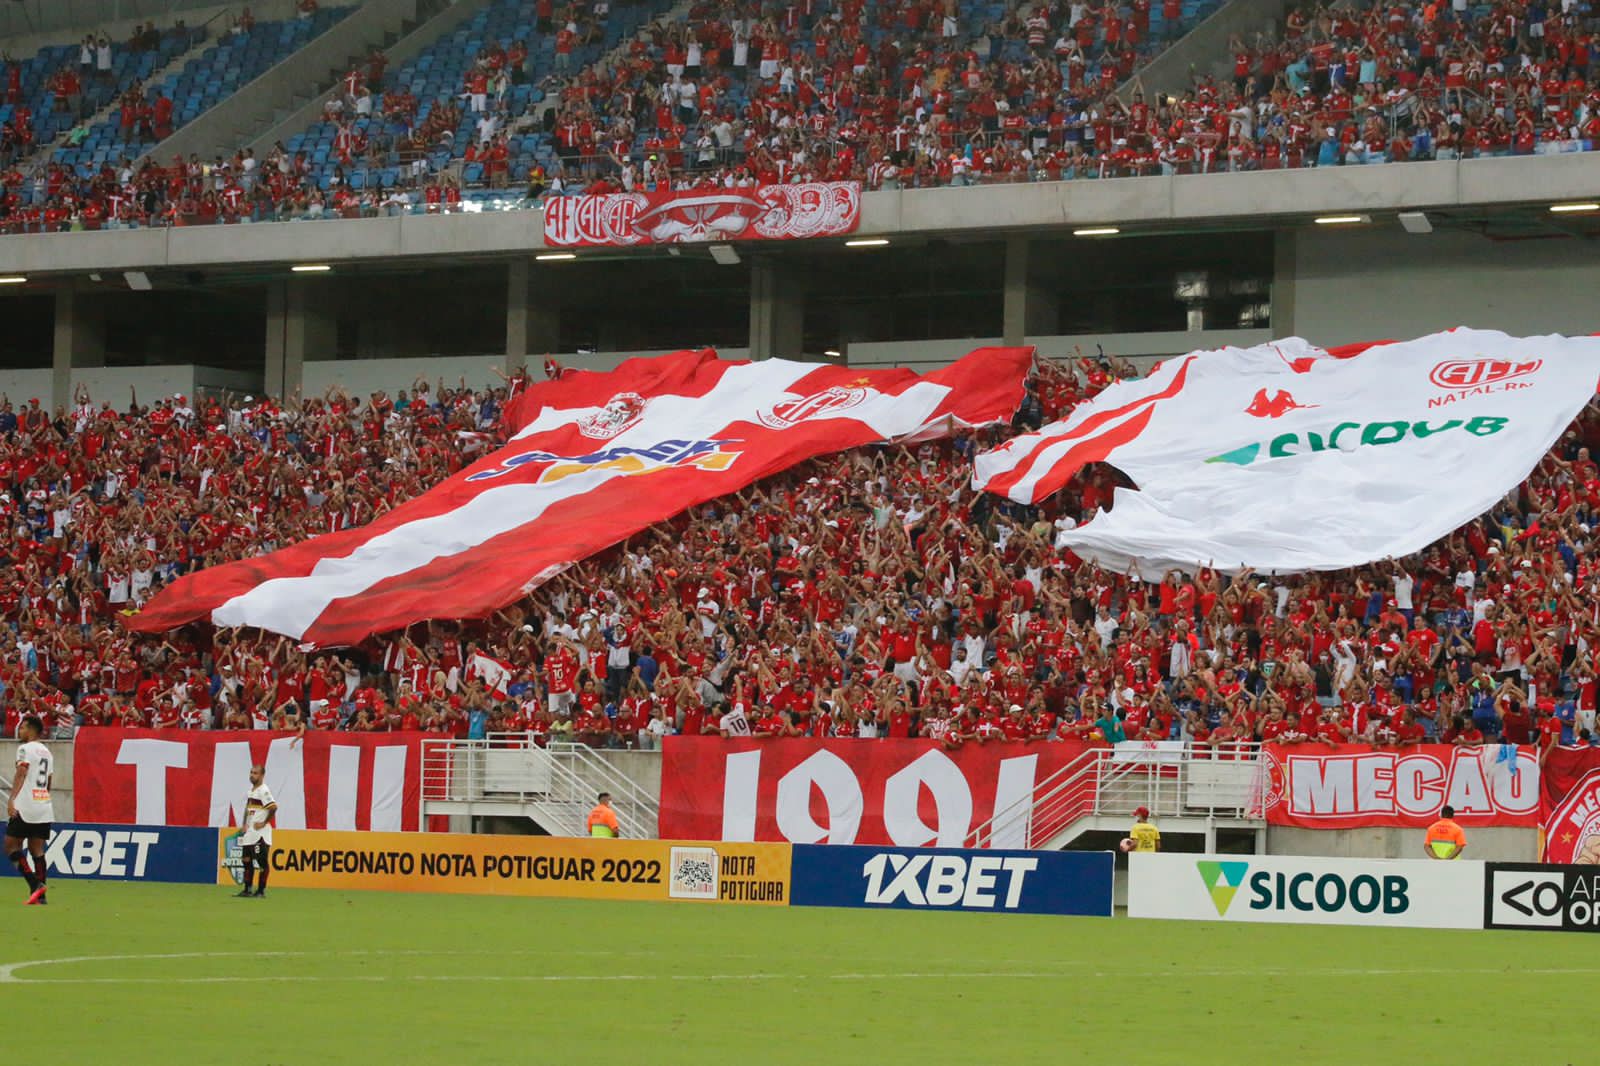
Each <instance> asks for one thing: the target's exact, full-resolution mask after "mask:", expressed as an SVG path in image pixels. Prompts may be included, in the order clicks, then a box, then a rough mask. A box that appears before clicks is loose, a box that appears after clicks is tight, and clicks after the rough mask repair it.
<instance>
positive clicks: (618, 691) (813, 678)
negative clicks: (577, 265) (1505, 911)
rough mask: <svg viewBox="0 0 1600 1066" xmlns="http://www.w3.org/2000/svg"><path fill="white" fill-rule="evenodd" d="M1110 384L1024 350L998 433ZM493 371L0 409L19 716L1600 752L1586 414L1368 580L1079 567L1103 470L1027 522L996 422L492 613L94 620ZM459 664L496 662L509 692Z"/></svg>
mask: <svg viewBox="0 0 1600 1066" xmlns="http://www.w3.org/2000/svg"><path fill="white" fill-rule="evenodd" d="M1129 373H1131V368H1129V367H1127V366H1125V365H1123V364H1121V363H1119V362H1117V361H1115V360H1111V361H1096V360H1078V361H1076V362H1073V363H1069V362H1056V361H1052V360H1044V359H1041V360H1040V361H1039V363H1038V367H1037V370H1036V373H1035V375H1034V380H1033V383H1032V386H1031V388H1030V393H1029V398H1028V399H1027V400H1026V401H1025V403H1024V406H1023V410H1022V413H1021V414H1020V415H1019V416H1018V419H1017V427H1018V428H1021V427H1024V426H1028V427H1031V426H1032V425H1035V424H1037V423H1039V422H1040V421H1041V420H1047V419H1052V418H1054V417H1056V416H1058V415H1059V414H1060V413H1062V412H1063V411H1066V410H1068V409H1070V408H1071V407H1072V406H1073V405H1074V404H1076V403H1078V402H1081V401H1082V400H1084V399H1086V398H1088V397H1090V396H1092V395H1094V394H1096V393H1097V392H1098V391H1099V390H1100V389H1102V388H1104V387H1105V386H1106V385H1108V384H1110V383H1111V382H1112V381H1113V380H1115V379H1116V377H1117V376H1119V375H1125V374H1129ZM524 383H525V379H523V378H521V377H520V376H518V377H515V378H513V379H511V380H510V381H509V382H508V387H509V390H510V391H511V392H514V391H515V390H516V389H518V388H520V387H522V385H523V384H524ZM507 392H508V390H507V389H505V388H502V389H496V390H493V391H472V390H469V389H466V388H449V387H446V386H444V385H443V384H442V383H439V384H436V385H430V384H429V383H428V382H427V381H425V380H421V379H419V380H418V381H417V382H416V383H414V384H413V386H412V387H411V388H410V389H407V390H399V391H397V392H396V393H395V394H394V396H393V397H392V398H391V397H390V396H389V395H388V394H386V393H375V394H373V395H372V396H371V397H370V398H369V399H368V400H365V401H363V400H359V399H355V398H351V397H348V396H346V395H345V394H344V393H342V392H341V391H339V390H337V389H332V390H329V392H328V393H327V395H326V396H324V397H321V398H316V399H311V400H308V401H307V402H305V403H304V404H303V405H302V404H289V405H287V406H283V405H279V404H278V403H275V402H274V401H272V400H268V399H263V398H257V397H250V396H237V395H235V396H227V395H219V396H213V397H207V398H201V397H195V398H193V399H194V402H193V403H192V404H191V402H190V398H189V397H185V396H181V395H178V396H164V397H162V398H160V399H159V400H156V401H154V402H149V403H139V402H137V397H136V396H135V397H130V402H129V404H128V405H127V406H126V407H125V408H122V409H120V410H118V409H113V407H112V406H111V405H110V404H109V403H103V402H102V403H99V404H96V403H94V402H93V401H91V399H90V398H89V397H88V396H87V395H80V396H79V398H78V402H77V404H76V406H74V407H73V408H71V409H62V410H57V411H56V412H54V413H51V412H50V411H48V410H46V409H45V408H44V407H41V406H40V405H39V404H38V403H37V402H36V401H31V400H30V401H28V402H27V403H25V404H23V405H21V406H20V408H19V409H15V410H14V409H13V407H12V405H11V403H10V402H9V398H7V399H6V402H4V403H0V514H3V516H4V518H5V520H6V526H7V529H8V531H9V532H8V533H7V535H5V536H4V537H3V538H0V556H3V558H4V560H5V562H6V563H7V566H6V568H5V570H4V573H3V575H0V615H3V617H4V618H5V620H6V622H7V624H8V625H10V626H12V627H14V629H15V633H16V636H15V640H14V641H13V642H9V643H8V647H7V649H6V651H5V654H4V657H3V665H0V686H3V687H0V703H3V707H4V721H5V733H6V735H8V736H9V735H13V734H14V730H15V727H16V723H17V722H18V720H19V717H20V715H22V714H24V713H27V712H29V711H36V712H43V713H45V714H46V715H47V719H48V721H49V722H50V723H51V724H52V727H53V730H54V733H55V735H56V736H58V737H64V736H69V735H71V733H72V732H73V730H75V729H77V728H85V727H95V726H101V725H118V724H121V725H149V726H155V727H158V728H190V729H200V728H212V727H221V728H240V729H243V728H250V727H251V726H256V727H265V726H267V725H268V724H275V725H277V726H288V727H294V726H295V725H296V724H297V723H302V724H304V725H305V726H306V727H307V728H312V729H353V730H363V731H373V730H390V729H424V730H428V731H432V732H437V733H446V734H455V735H459V736H468V735H471V736H481V735H483V734H484V733H486V732H514V733H515V732H527V733H528V734H529V736H530V737H531V739H533V740H534V741H537V742H543V741H544V740H546V739H547V738H550V737H563V738H564V737H571V738H575V739H580V740H583V741H586V742H588V743H590V744H594V745H601V746H604V745H626V746H651V745H653V744H654V743H655V741H656V740H658V739H659V737H660V736H662V735H664V734H666V733H670V732H682V733H687V734H701V733H715V732H716V731H717V729H718V725H717V715H716V714H715V713H714V709H715V708H716V707H717V706H718V705H719V704H721V703H723V702H726V701H728V700H731V699H735V698H742V699H743V700H744V701H745V703H746V704H747V706H748V708H749V714H750V718H751V719H752V721H753V722H754V723H755V732H756V734H757V735H758V736H814V737H821V736H846V737H850V736H855V737H873V736H905V735H926V736H930V737H935V738H938V739H940V740H941V741H942V742H943V743H945V744H947V745H951V746H954V745H959V744H965V743H983V742H985V741H987V740H990V739H999V738H1007V739H1027V740H1036V741H1047V740H1049V739H1051V738H1063V737H1086V738H1091V739H1093V738H1097V737H1099V738H1107V737H1108V736H1109V737H1110V738H1111V739H1115V738H1116V734H1117V733H1118V732H1122V733H1125V735H1126V736H1128V737H1137V738H1145V739H1158V738H1159V739H1165V738H1169V737H1175V738H1182V739H1186V740H1189V741H1192V742H1195V743H1212V744H1223V743H1227V742H1229V741H1234V740H1239V739H1251V738H1261V739H1271V738H1276V739H1279V740H1287V741H1293V740H1307V741H1311V740H1317V739H1328V740H1338V739H1344V738H1349V737H1362V738H1367V739H1372V740H1377V741H1380V742H1387V743H1412V742H1416V741H1419V740H1422V739H1434V738H1438V739H1442V740H1444V741H1445V742H1453V743H1457V744H1477V743H1482V742H1483V741H1484V740H1485V738H1493V737H1496V736H1504V737H1505V738H1507V739H1510V740H1518V741H1532V742H1537V743H1552V742H1554V741H1556V740H1561V741H1563V742H1574V741H1576V742H1592V743H1600V738H1597V737H1596V734H1595V731H1594V713H1595V695H1596V687H1595V676H1596V662H1595V656H1596V652H1595V649H1596V648H1597V647H1600V633H1597V628H1600V627H1597V623H1596V618H1595V612H1594V608H1593V603H1594V588H1593V582H1594V580H1595V568H1594V564H1593V549H1592V541H1593V537H1592V528H1593V524H1594V521H1595V516H1596V512H1597V510H1600V470H1597V468H1596V465H1595V463H1594V461H1593V459H1592V458H1591V456H1592V455H1593V448H1594V447H1595V446H1596V445H1600V409H1597V408H1596V406H1595V405H1593V404H1591V405H1590V407H1589V408H1588V409H1587V411H1586V412H1585V414H1584V415H1583V416H1582V417H1581V418H1580V419H1579V421H1578V422H1577V423H1575V424H1574V426H1573V427H1572V428H1571V429H1570V430H1569V431H1568V432H1567V433H1566V434H1565V436H1564V437H1563V438H1562V439H1561V440H1560V441H1559V442H1558V444H1557V445H1556V447H1555V448H1554V449H1553V450H1552V452H1551V453H1550V454H1549V455H1548V456H1547V457H1546V459H1545V460H1544V461H1543V462H1542V463H1541V464H1540V465H1539V466H1538V468H1537V469H1536V470H1535V471H1534V472H1533V474H1532V475H1531V476H1530V477H1529V479H1528V480H1527V481H1526V482H1525V483H1524V484H1523V485H1522V486H1521V488H1520V489H1519V490H1518V492H1516V493H1515V494H1513V496H1512V497H1511V498H1510V499H1509V500H1508V501H1507V502H1506V504H1504V505H1503V506H1501V507H1499V508H1497V509H1496V510H1495V511H1493V512H1492V513H1491V514H1489V515H1487V516H1485V517H1484V518H1483V519H1481V520H1478V521H1475V522H1473V523H1471V524H1469V525H1468V526H1467V527H1465V528H1464V529H1462V530H1461V531H1459V532H1457V533H1456V534H1453V535H1452V536H1450V537H1449V538H1447V539H1446V540H1444V541H1442V542H1440V543H1437V544H1435V545H1433V546H1432V547H1430V548H1429V549H1428V550H1426V551H1425V552H1423V553H1421V554H1419V555H1417V556H1415V557H1412V558H1408V559H1404V560H1400V561H1399V562H1397V563H1394V564H1389V565H1381V566H1375V567H1368V568H1362V569H1360V570H1355V571H1344V572H1337V573H1328V574H1311V575H1304V576H1299V577H1292V578H1265V577H1257V576H1255V575H1251V574H1249V573H1244V574H1240V575H1237V576H1235V577H1233V578H1232V579H1228V578H1226V577H1222V576H1219V575H1217V574H1214V573H1210V572H1201V573H1199V574H1197V575H1195V576H1194V577H1192V578H1190V577H1186V576H1183V575H1177V574H1174V575H1170V576H1169V577H1168V578H1167V579H1166V580H1164V581H1163V582H1161V583H1160V584H1159V585H1149V584H1145V583H1142V582H1139V581H1135V580H1130V579H1128V578H1125V577H1122V576H1119V575H1116V574H1112V573H1108V572H1105V571H1101V570H1099V569H1097V568H1093V567H1090V566H1086V565H1083V564H1081V563H1080V562H1079V560H1077V559H1076V558H1075V557H1074V556H1073V555H1072V554H1071V553H1070V552H1067V551H1063V550H1058V549H1057V547H1056V546H1055V536H1056V533H1057V532H1058V531H1059V530H1061V529H1063V528H1066V527H1069V526H1070V525H1072V524H1073V523H1074V522H1075V521H1077V520H1079V519H1081V518H1084V517H1085V516H1087V515H1090V514H1092V513H1093V512H1094V510H1095V509H1096V508H1098V507H1101V506H1104V505H1105V504H1107V503H1108V501H1109V499H1110V492H1111V488H1112V486H1113V485H1114V484H1115V483H1116V478H1117V475H1116V474H1115V472H1114V471H1111V470H1109V469H1105V468H1100V469H1094V468H1091V469H1089V470H1087V471H1085V472H1084V473H1082V474H1080V475H1079V476H1078V477H1077V478H1076V479H1075V480H1074V482H1073V483H1072V484H1070V485H1069V486H1068V487H1067V489H1066V490H1064V491H1063V492H1062V493H1061V494H1059V495H1058V496H1056V497H1054V498H1053V499H1052V500H1051V501H1050V502H1049V504H1047V505H1046V506H1045V507H1044V508H1043V509H1037V510H1036V509H1030V508H1022V507H1017V506H1014V505H1011V504H1006V503H997V502H996V501H995V499H994V498H992V497H987V496H975V495H974V494H973V492H972V491H971V489H970V459H969V456H970V454H971V452H972V450H973V449H974V447H976V446H977V445H979V444H982V443H986V442H988V441H992V440H993V439H995V438H998V437H1003V436H1008V435H1010V433H1011V432H1013V431H1014V430H1011V429H1005V430H991V431H987V432H986V433H984V434H982V435H980V436H978V437H973V436H970V435H969V436H963V437H960V438H957V439H954V440H952V441H946V442H943V443H939V444H923V445H919V446H915V447H895V448H882V449H868V450H862V451H857V452H854V453H846V454H843V455H840V456H836V457H832V458H828V459H824V460H819V461H816V462H813V463H811V464H808V465H806V466H803V467H801V468H797V469H796V470H795V471H792V472H790V473H788V474H785V475H782V476H779V477H776V478H773V479H770V480H768V481H766V482H763V483H760V484H758V485H756V486H753V487H752V488H751V489H749V490H747V491H745V492H743V493H740V494H738V495H737V496H735V497H732V498H730V499H727V500H724V501H719V502H718V503H716V504H714V505H710V506H707V507H705V508H701V509H698V510H697V511H696V512H695V513H692V514H688V515H684V516H682V517H680V518H679V519H677V520H675V521H673V522H671V523H668V524H666V525H665V526H663V527H661V528H659V529H657V530H655V531H654V532H652V533H650V534H649V535H647V536H643V537H640V538H636V539H635V540H633V541H631V542H629V543H628V544H625V545H623V546H621V547H619V548H616V549H613V550H611V551H609V552H607V553H604V554H602V555H601V556H599V557H597V558H595V559H592V560H590V561H588V562H586V563H584V564H582V565H580V566H578V567H576V568H574V569H573V570H571V571H569V572H568V573H567V574H564V575H562V576H561V577H560V578H558V579H557V580H555V581H554V582H552V583H551V584H549V585H547V586H545V587H544V588H542V589H540V590H539V591H537V592H536V593H535V594H533V595H532V596H531V597H530V598H529V599H527V600H525V601H523V602H521V603H519V604H517V605H514V606H512V607H510V608H507V609H506V610H504V611H502V612H499V613H498V614H497V615H496V616H495V617H494V618H492V619H489V620H486V621H478V622H465V623H455V622H440V623H430V624H419V625H416V626H413V627H411V629H410V630H408V631H407V632H405V633H397V634H390V635H388V636H387V637H385V638H384V639H381V640H377V641H374V642H372V643H370V644H369V645H366V646H363V647H360V648H357V649H351V650H342V649H340V650H333V651H320V650H308V651H304V652H303V651H301V650H299V649H297V648H295V647H294V646H293V645H292V644H291V643H289V642H288V641H286V640H283V639H280V638H277V637H271V636H265V635H262V634H259V633H255V632H244V631H234V632H224V631H213V630H212V629H211V628H210V627H205V626H191V627H189V628H187V629H185V630H183V631H180V632H177V633H173V634H170V635H168V636H167V637H165V638H161V637H153V638H152V637H144V636H137V635H134V634H131V633H130V632H128V631H126V630H125V629H123V628H121V627H120V626H118V625H117V624H116V620H117V618H118V616H119V615H121V614H123V613H125V612H129V611H132V610H136V609H137V608H138V606H139V605H140V604H141V603H142V602H144V601H145V600H146V599H148V597H149V596H151V595H152V594H153V593H154V592H155V591H156V590H159V589H160V588H161V587H162V586H163V585H164V584H165V583H167V582H169V581H170V580H172V579H173V578H175V577H176V576H177V575H179V574H182V573H184V572H186V571H189V570H191V569H194V568H197V567H203V566H207V565H212V564H215V563H219V562H222V561H226V560H230V559H236V558H241V557H246V556H252V555H255V554H258V553H260V552H262V551H267V550H270V549H272V548H273V547H275V546H277V545H282V544H286V543H289V542H292V541H297V540H299V539H302V538H304V537H308V536H314V535H316V534H318V533H320V532H323V531H328V530H335V529H340V528H345V527H347V526H350V525H353V524H359V523H364V522H367V521H370V520H371V519H372V518H374V517H375V516H377V515H379V514H381V513H382V512H383V511H384V510H385V509H387V508H388V507H389V506H391V505H392V504H393V503H395V502H397V501H400V500H404V499H408V498H410V497H412V496H415V495H417V494H418V493H420V492H421V491H423V490H424V489H425V488H426V487H427V486H429V485H431V484H433V483H435V482H437V481H438V480H440V479H441V478H443V477H445V476H447V475H448V474H450V473H451V472H453V471H455V470H458V469H460V468H461V467H462V466H463V465H465V464H466V463H468V462H470V461H472V458H473V457H474V456H475V455H477V454H478V453H480V452H481V451H482V450H483V449H484V448H485V447H489V446H492V445H493V444H494V443H495V442H496V441H497V440H498V439H499V435H500V430H499V429H498V423H499V414H500V409H501V407H502V406H503V404H504V402H505V399H506V396H507ZM479 654H482V655H484V656H487V657H489V658H490V659H493V660H496V661H498V662H499V663H502V664H504V665H505V666H506V667H508V668H509V670H510V671H511V674H510V681H509V683H508V684H507V686H506V696H505V698H504V699H496V698H494V697H493V696H492V695H491V693H490V692H489V691H488V690H487V689H486V688H485V686H484V683H483V680H482V678H481V676H480V675H481V674H482V673H483V671H481V670H475V669H474V668H473V665H472V664H473V663H474V661H475V657H476V656H478V655H479ZM624 664H626V665H624ZM736 679H742V680H736ZM1112 706H1115V707H1116V708H1118V709H1119V710H1120V711H1121V717H1120V719H1118V718H1116V717H1115V716H1113V715H1111V714H1109V713H1108V712H1107V708H1108V707H1112ZM553 710H554V711H555V712H557V713H554V714H553V713H552V711H553Z"/></svg>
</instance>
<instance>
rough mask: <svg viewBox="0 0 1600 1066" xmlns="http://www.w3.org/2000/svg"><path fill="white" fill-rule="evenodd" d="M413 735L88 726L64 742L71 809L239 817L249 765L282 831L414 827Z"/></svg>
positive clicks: (418, 775) (143, 817) (417, 759)
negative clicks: (262, 778)
mask: <svg viewBox="0 0 1600 1066" xmlns="http://www.w3.org/2000/svg"><path fill="white" fill-rule="evenodd" d="M421 738H422V734H420V733H381V734H373V733H307V734H306V735H305V737H304V739H299V740H297V739H296V738H295V737H294V736H292V735H290V734H285V733H268V732H264V731H263V732H252V733H244V732H232V731H228V732H224V731H216V732H193V733H186V732H178V731H174V730H170V729H117V728H93V727H91V728H88V729H84V730H82V731H81V732H80V733H79V734H78V737H77V740H76V742H75V743H74V744H73V766H72V776H73V795H72V799H73V816H74V818H75V819H76V820H77V821H80V822H115V823H119V824H120V823H126V824H133V825H214V826H226V825H238V824H240V819H241V818H242V816H243V814H244V803H245V797H246V796H247V795H248V794H249V792H250V767H251V766H253V765H255V764H257V763H260V764H262V765H263V766H265V767H266V782H267V787H268V788H270V789H272V795H273V798H274V799H276V800H277V801H278V818H277V825H278V826H279V827H280V828H283V829H355V830H382V831H387V832H400V831H414V830H416V828H417V818H418V811H419V807H420V800H421V796H422V744H421Z"/></svg>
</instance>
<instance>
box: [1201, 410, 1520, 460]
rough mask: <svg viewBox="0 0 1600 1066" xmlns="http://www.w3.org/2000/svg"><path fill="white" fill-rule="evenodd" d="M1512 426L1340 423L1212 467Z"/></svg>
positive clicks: (1486, 418)
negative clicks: (1262, 455)
mask: <svg viewBox="0 0 1600 1066" xmlns="http://www.w3.org/2000/svg"><path fill="white" fill-rule="evenodd" d="M1510 422H1511V420H1510V419H1509V418H1499V417H1496V416H1493V415H1479V416H1478V417H1476V418H1469V419H1460V418H1450V419H1446V420H1445V421H1443V422H1440V423H1437V424H1434V423H1430V422H1428V421H1427V420H1425V419H1424V420H1421V421H1416V422H1410V421H1405V420H1396V421H1392V422H1365V423H1362V422H1340V423H1338V424H1337V425H1335V426H1333V427H1332V428H1330V429H1326V430H1316V429H1308V430H1304V431H1302V432H1298V433H1280V434H1278V435H1277V436H1275V437H1273V438H1272V439H1271V440H1264V441H1256V442H1254V443H1252V444H1246V445H1243V446H1242V447H1238V448H1234V449H1233V450H1232V451H1226V452H1223V453H1222V454H1221V455H1213V456H1212V457H1211V458H1209V459H1207V460H1206V462H1208V463H1233V464H1234V465H1235V466H1249V465H1250V464H1251V463H1253V462H1255V461H1256V460H1257V459H1259V458H1261V452H1262V450H1263V449H1265V450H1266V453H1267V455H1266V457H1267V458H1268V459H1284V458H1288V457H1289V456H1293V455H1313V454H1315V453H1317V452H1331V451H1340V452H1350V451H1354V450H1355V449H1357V448H1381V447H1384V446H1386V445H1390V444H1399V443H1400V442H1401V441H1405V440H1426V439H1427V438H1429V437H1431V436H1433V435H1435V434H1437V433H1450V432H1453V431H1456V430H1462V431H1465V432H1467V433H1470V434H1472V435H1473V436H1474V437H1492V436H1493V435H1494V434H1496V433H1499V432H1500V431H1501V430H1502V429H1505V428H1506V426H1507V425H1508V424H1509V423H1510Z"/></svg>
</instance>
